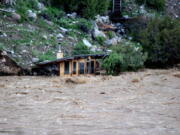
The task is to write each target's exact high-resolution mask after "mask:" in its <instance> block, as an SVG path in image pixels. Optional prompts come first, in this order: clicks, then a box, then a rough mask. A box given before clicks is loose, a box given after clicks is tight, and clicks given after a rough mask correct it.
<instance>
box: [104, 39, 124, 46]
mask: <svg viewBox="0 0 180 135" xmlns="http://www.w3.org/2000/svg"><path fill="white" fill-rule="evenodd" d="M120 41H121V38H120V37H114V38H112V39H108V40H106V41H105V45H107V46H111V45H117V44H118V43H119V42H120Z"/></svg>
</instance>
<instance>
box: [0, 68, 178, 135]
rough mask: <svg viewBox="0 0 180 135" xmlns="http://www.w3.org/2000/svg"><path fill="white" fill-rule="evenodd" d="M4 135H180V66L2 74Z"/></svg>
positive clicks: (0, 111) (0, 121) (0, 120)
mask: <svg viewBox="0 0 180 135" xmlns="http://www.w3.org/2000/svg"><path fill="white" fill-rule="evenodd" d="M0 93H1V94H0V135H179V134H180V71H177V70H175V69H171V70H145V71H142V72H138V73H133V72H132V73H124V74H122V75H120V76H117V77H111V76H109V77H103V76H98V77H92V76H90V77H78V78H75V79H74V78H73V80H70V79H62V78H59V77H51V78H48V77H0Z"/></svg>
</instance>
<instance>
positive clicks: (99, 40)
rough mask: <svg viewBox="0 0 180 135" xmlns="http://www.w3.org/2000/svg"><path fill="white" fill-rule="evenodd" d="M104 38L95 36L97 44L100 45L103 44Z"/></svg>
mask: <svg viewBox="0 0 180 135" xmlns="http://www.w3.org/2000/svg"><path fill="white" fill-rule="evenodd" d="M105 40H106V38H105V37H96V41H97V42H98V44H100V45H101V46H103V45H104V41H105Z"/></svg>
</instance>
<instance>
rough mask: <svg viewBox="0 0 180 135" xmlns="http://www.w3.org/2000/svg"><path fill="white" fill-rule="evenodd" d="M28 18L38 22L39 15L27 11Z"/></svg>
mask: <svg viewBox="0 0 180 135" xmlns="http://www.w3.org/2000/svg"><path fill="white" fill-rule="evenodd" d="M27 16H28V18H29V19H32V20H36V19H37V14H36V13H34V12H33V11H32V10H28V11H27Z"/></svg>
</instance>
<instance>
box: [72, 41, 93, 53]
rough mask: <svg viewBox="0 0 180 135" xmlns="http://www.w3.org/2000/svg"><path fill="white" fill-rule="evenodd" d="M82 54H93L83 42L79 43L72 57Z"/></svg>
mask: <svg viewBox="0 0 180 135" xmlns="http://www.w3.org/2000/svg"><path fill="white" fill-rule="evenodd" d="M80 54H91V51H90V49H89V48H88V47H87V46H85V45H84V44H83V43H82V42H79V43H77V44H76V45H75V46H74V48H73V51H72V55H80Z"/></svg>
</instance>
